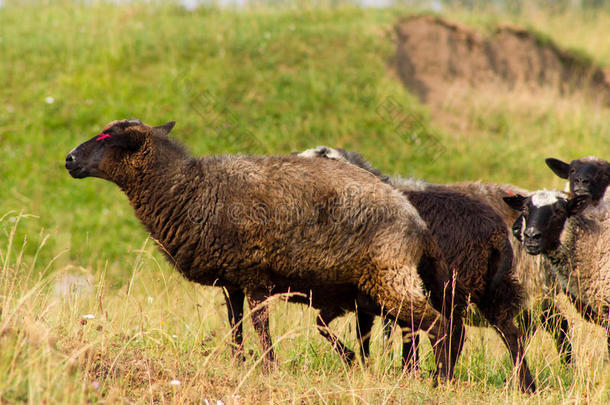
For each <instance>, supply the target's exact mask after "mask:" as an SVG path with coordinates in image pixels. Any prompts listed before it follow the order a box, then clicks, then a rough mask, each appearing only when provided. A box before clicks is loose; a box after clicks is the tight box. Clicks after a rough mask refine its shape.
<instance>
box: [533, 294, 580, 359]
mask: <svg viewBox="0 0 610 405" xmlns="http://www.w3.org/2000/svg"><path fill="white" fill-rule="evenodd" d="M540 321H541V323H542V326H544V328H545V329H546V330H547V332H549V333H550V334H551V335H553V337H554V338H555V345H556V346H557V352H558V353H559V355H560V357H561V361H562V362H563V363H565V364H570V363H572V344H571V343H570V337H569V332H568V330H569V324H568V320H567V319H566V317H565V316H563V314H562V313H561V312H560V311H559V308H558V307H557V305H555V303H554V302H553V300H552V299H551V298H550V297H545V298H544V300H543V301H542V313H541V314H540Z"/></svg>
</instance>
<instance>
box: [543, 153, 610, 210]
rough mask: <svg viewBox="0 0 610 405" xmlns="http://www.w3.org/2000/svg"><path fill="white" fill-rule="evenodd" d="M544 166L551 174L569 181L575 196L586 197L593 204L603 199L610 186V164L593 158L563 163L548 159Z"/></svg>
mask: <svg viewBox="0 0 610 405" xmlns="http://www.w3.org/2000/svg"><path fill="white" fill-rule="evenodd" d="M546 164H547V165H548V166H549V167H550V168H551V170H553V172H554V173H555V174H556V175H557V176H559V177H561V178H562V179H567V180H568V181H569V187H570V192H571V193H572V194H574V195H576V196H579V195H588V196H590V197H591V199H592V201H593V204H594V205H597V203H598V202H599V201H600V200H601V199H603V198H604V193H605V192H606V188H607V187H608V185H609V184H610V163H608V162H607V161H605V160H603V159H599V158H596V157H594V156H588V157H584V158H580V159H577V160H573V161H572V162H570V163H569V164H568V163H565V162H562V161H561V160H559V159H554V158H548V159H546Z"/></svg>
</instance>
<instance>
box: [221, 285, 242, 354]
mask: <svg viewBox="0 0 610 405" xmlns="http://www.w3.org/2000/svg"><path fill="white" fill-rule="evenodd" d="M222 292H223V295H224V297H225V302H226V305H227V316H228V318H229V325H230V326H231V333H232V341H233V356H234V357H235V358H237V359H238V360H240V361H245V360H246V358H245V356H244V341H243V326H242V325H243V324H242V320H243V317H244V300H245V298H246V295H245V294H244V293H243V291H241V290H240V289H238V288H230V287H226V288H223V289H222Z"/></svg>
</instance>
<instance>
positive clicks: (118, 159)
mask: <svg viewBox="0 0 610 405" xmlns="http://www.w3.org/2000/svg"><path fill="white" fill-rule="evenodd" d="M173 126H174V123H173V122H172V123H168V124H165V125H162V126H158V127H151V126H148V125H146V124H143V123H142V122H141V121H139V120H124V121H114V122H112V123H110V124H109V125H107V126H106V127H105V128H104V129H103V130H102V132H101V133H100V134H98V135H97V136H95V137H93V138H92V139H90V140H89V141H86V142H84V143H83V144H81V145H79V146H78V147H77V148H75V149H74V150H72V151H71V152H70V153H69V154H68V156H67V157H66V169H67V170H68V171H69V172H70V174H71V175H72V176H73V177H75V178H85V177H99V178H102V179H105V180H108V181H111V182H113V183H115V184H117V185H118V186H119V187H120V188H121V190H123V191H124V192H125V194H126V195H127V197H128V198H129V201H130V204H131V205H132V207H133V209H134V211H135V214H136V217H137V218H138V219H139V220H140V221H141V222H142V223H143V224H144V226H145V227H146V229H147V230H148V232H149V233H150V234H151V236H152V238H154V239H155V240H156V241H157V243H158V244H159V245H160V248H161V250H162V251H163V253H164V254H165V255H166V257H167V258H168V260H169V261H170V262H171V263H172V264H173V265H174V266H175V267H176V268H177V270H178V271H180V272H181V273H182V274H183V275H184V276H185V277H186V278H187V279H188V280H191V281H195V282H198V283H201V284H204V285H220V286H229V287H230V288H239V289H240V290H241V291H243V292H244V293H245V295H246V297H247V299H248V302H249V304H250V306H251V308H253V314H252V321H253V324H254V328H255V330H256V331H257V334H258V335H259V339H260V341H261V344H262V347H263V352H264V353H265V364H266V366H267V367H266V368H269V367H270V366H271V365H272V364H273V362H274V355H273V350H272V345H271V339H270V334H269V324H268V312H267V307H266V306H265V305H261V304H263V303H264V301H265V300H266V299H267V298H268V297H269V296H270V295H271V294H272V293H273V290H274V288H275V287H274V286H275V284H276V283H278V284H279V283H281V282H285V281H286V280H288V281H289V282H290V285H291V286H294V288H293V290H294V291H299V290H300V289H306V288H308V287H309V286H310V285H312V284H318V285H322V286H341V285H349V286H352V287H354V288H355V289H356V290H357V291H358V293H359V294H362V295H363V296H365V297H366V298H367V299H368V300H369V301H370V302H372V303H373V304H374V306H376V308H383V309H384V311H385V312H386V313H387V314H388V315H390V316H394V317H396V318H397V319H399V320H401V321H402V322H405V323H407V324H409V326H410V327H412V328H414V330H419V329H421V330H426V331H427V333H428V335H429V336H430V338H431V339H432V341H433V347H434V351H435V357H436V364H437V372H439V373H440V374H441V376H443V377H450V376H451V374H452V372H453V362H452V361H449V359H451V357H452V353H453V352H454V351H455V350H456V349H457V347H456V348H454V347H453V346H455V345H456V344H457V343H456V342H459V341H460V339H461V334H462V329H463V327H462V324H461V319H453V320H450V319H449V315H450V312H449V310H450V308H451V307H452V303H451V301H450V300H451V299H452V297H450V295H449V293H448V290H449V288H448V284H449V283H451V280H452V278H451V275H450V272H449V269H448V267H447V265H446V263H445V261H444V259H443V256H442V254H441V252H440V250H439V248H438V246H437V244H436V242H435V240H434V238H433V237H432V236H431V235H430V232H429V231H428V229H427V227H426V224H425V222H424V221H423V220H422V219H421V218H420V217H419V215H418V214H417V211H416V210H415V209H414V208H413V206H412V205H411V204H409V202H408V201H407V200H406V199H405V198H404V197H403V196H402V195H401V194H400V193H399V192H397V191H396V190H395V189H393V188H392V187H391V186H389V185H387V184H385V183H383V182H381V181H380V180H379V179H377V177H375V176H372V175H371V174H370V173H368V172H366V171H363V170H361V169H359V168H357V167H355V166H353V165H345V164H343V163H342V162H336V161H333V160H327V159H324V160H320V161H315V162H314V161H313V160H312V159H307V158H303V157H298V156H271V157H252V156H229V155H226V156H210V157H202V158H194V157H191V156H190V155H189V154H188V153H187V152H186V151H185V149H184V148H183V147H182V146H180V145H179V144H178V143H176V142H174V141H172V140H170V139H169V138H168V136H167V134H168V133H169V131H170V130H171V129H172V128H173ZM329 173H332V176H329V175H328V174H329ZM193 218H196V219H197V220H193ZM425 280H428V282H427V283H426V284H427V285H428V286H430V288H429V290H428V292H429V295H430V299H428V296H427V291H426V289H425V286H424V282H425ZM301 283H302V284H303V285H305V286H306V287H305V288H302V286H301ZM456 294H460V290H459V288H458V289H457V293H456ZM430 302H431V303H430ZM450 345H451V346H452V347H451V353H450V349H449V346H450ZM449 356H451V357H449Z"/></svg>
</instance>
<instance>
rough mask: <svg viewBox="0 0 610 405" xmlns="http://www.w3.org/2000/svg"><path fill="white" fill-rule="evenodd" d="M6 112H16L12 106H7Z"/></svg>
mask: <svg viewBox="0 0 610 405" xmlns="http://www.w3.org/2000/svg"><path fill="white" fill-rule="evenodd" d="M6 111H7V112H9V113H12V112H15V107H13V106H12V105H7V106H6Z"/></svg>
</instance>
